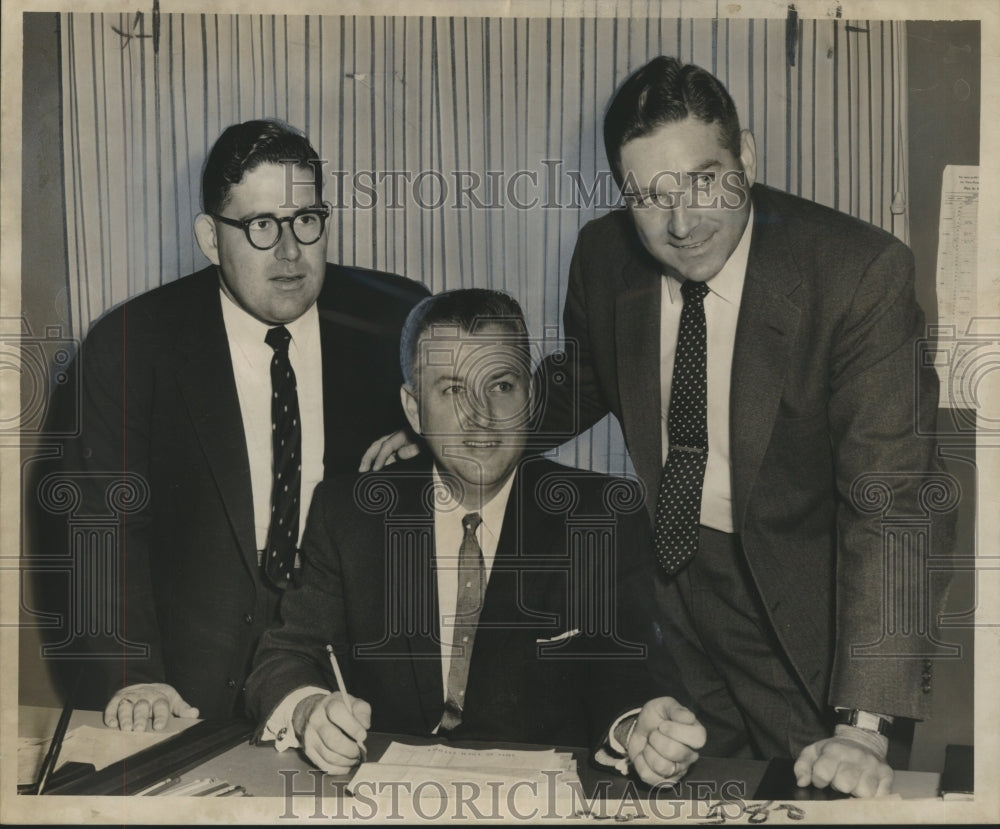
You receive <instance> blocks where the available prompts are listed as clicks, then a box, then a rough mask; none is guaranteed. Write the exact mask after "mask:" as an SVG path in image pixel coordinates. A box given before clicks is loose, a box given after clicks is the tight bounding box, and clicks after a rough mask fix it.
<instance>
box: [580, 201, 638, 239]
mask: <svg viewBox="0 0 1000 829" xmlns="http://www.w3.org/2000/svg"><path fill="white" fill-rule="evenodd" d="M638 242H639V237H638V236H637V235H636V233H635V225H634V224H633V222H632V217H631V216H630V215H629V212H628V210H627V209H626V208H624V207H621V208H618V209H616V210H612V211H611V212H610V213H605V214H604V215H603V216H598V217H597V218H596V219H591V220H590V221H589V222H587V223H586V224H585V225H584V226H583V227H582V228H580V234H579V237H578V244H583V245H594V246H595V247H599V248H608V247H609V246H610V247H611V248H612V249H614V248H615V247H622V248H626V249H632V248H634V247H635V245H636V244H637V243H638Z"/></svg>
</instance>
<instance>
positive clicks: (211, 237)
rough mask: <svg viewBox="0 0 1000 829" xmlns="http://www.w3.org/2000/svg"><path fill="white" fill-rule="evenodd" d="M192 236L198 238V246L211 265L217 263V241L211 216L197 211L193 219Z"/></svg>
mask: <svg viewBox="0 0 1000 829" xmlns="http://www.w3.org/2000/svg"><path fill="white" fill-rule="evenodd" d="M194 238H195V239H197V240H198V247H199V248H201V252H202V253H204V254H205V257H206V258H207V259H208V261H209V262H211V263H212V264H213V265H218V264H219V241H218V238H217V236H216V227H215V222H214V221H212V217H211V216H207V215H206V214H204V213H199V214H198V216H197V217H196V218H195V220H194Z"/></svg>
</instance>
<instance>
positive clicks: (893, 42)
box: [26, 13, 906, 471]
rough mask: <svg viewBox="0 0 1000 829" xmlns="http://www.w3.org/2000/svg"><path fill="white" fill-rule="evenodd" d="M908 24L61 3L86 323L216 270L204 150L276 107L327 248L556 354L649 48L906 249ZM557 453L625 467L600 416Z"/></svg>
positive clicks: (71, 186) (74, 304) (767, 177)
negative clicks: (714, 84)
mask: <svg viewBox="0 0 1000 829" xmlns="http://www.w3.org/2000/svg"><path fill="white" fill-rule="evenodd" d="M902 26H903V24H902V23H899V22H891V21H884V22H883V21H849V20H837V19H822V20H802V19H797V20H784V19H767V20H762V19H759V20H717V19H704V20H701V19H677V18H665V17H657V16H653V15H650V16H641V17H637V16H634V15H633V16H624V15H623V16H621V17H601V18H593V17H591V18H549V19H546V18H532V19H524V18H520V19H519V18H512V17H504V18H500V17H497V18H478V17H465V18H462V17H404V16H399V17H365V16H331V15H324V16H280V15H205V14H201V15H199V14H170V15H168V14H164V15H159V14H158V15H156V16H155V17H154V16H151V15H148V14H141V13H132V14H79V13H67V14H64V15H63V16H62V39H61V41H62V66H63V110H64V112H63V124H64V156H65V194H66V223H67V239H68V246H69V250H68V254H69V257H68V258H69V267H70V280H69V284H70V286H71V287H70V307H71V325H72V327H73V335H74V336H76V337H82V336H83V335H84V334H85V333H86V331H87V329H88V327H89V325H90V324H91V323H92V322H93V321H94V320H95V319H97V318H98V317H99V316H100V315H101V314H103V313H104V312H105V311H106V310H108V309H109V308H111V307H113V306H114V305H117V304H119V303H121V302H122V301H124V300H126V299H128V298H129V297H131V296H134V295H135V294H137V293H140V292H142V291H145V290H148V289H150V288H153V287H156V286H157V285H159V284H162V283H163V282H166V281H169V280H172V279H176V278H178V277H180V276H183V275H184V274H186V273H190V272H192V271H194V270H197V269H199V268H201V267H203V266H204V265H205V264H207V262H206V260H205V259H204V257H203V256H202V255H201V253H200V251H199V250H198V248H197V245H196V243H195V240H194V235H193V233H192V223H193V220H194V217H195V216H196V215H197V213H198V212H199V177H200V171H201V165H202V162H203V160H204V158H205V155H206V154H207V151H208V149H209V148H210V147H211V144H212V143H213V142H214V141H215V139H216V138H217V137H218V135H219V134H220V132H221V131H222V130H223V129H224V128H225V127H226V126H227V125H229V124H232V123H236V122H239V121H244V120H247V119H250V118H260V117H277V118H281V119H283V120H285V121H287V122H289V123H291V124H293V125H295V126H297V127H300V128H302V129H303V130H305V132H306V133H307V134H308V135H309V137H310V138H311V140H312V143H313V145H314V146H315V147H316V149H317V151H318V152H319V155H320V157H321V158H322V159H324V163H325V172H326V176H325V182H326V197H327V198H328V199H329V200H330V201H331V202H333V203H334V206H335V208H336V209H335V211H334V215H333V219H332V227H331V234H330V246H329V258H330V259H331V261H338V262H342V263H345V264H353V265H357V266H363V267H370V268H378V269H381V270H388V271H393V272H396V273H401V274H404V275H406V276H409V277H411V278H413V279H418V280H421V281H422V282H424V283H425V284H426V285H427V286H428V287H429V288H431V290H433V291H439V290H443V289H447V288H456V287H469V286H478V287H491V288H498V289H502V290H506V291H508V292H510V293H512V294H513V295H514V296H516V297H517V298H518V300H519V301H520V302H521V304H522V306H523V307H524V309H525V312H526V315H527V317H528V323H529V326H530V327H531V331H532V332H533V333H534V334H536V335H538V337H539V338H541V340H542V341H543V343H545V344H548V345H546V347H548V346H549V345H552V346H554V344H555V342H556V337H557V335H558V331H559V321H560V314H561V309H562V302H563V298H564V296H565V289H566V278H567V271H568V267H569V259H570V255H571V253H572V250H573V244H574V242H575V239H576V235H577V232H578V230H579V228H580V227H581V226H582V225H583V224H584V223H586V222H587V221H589V220H590V219H592V218H594V217H595V216H597V215H600V214H602V213H604V212H606V211H607V210H608V209H609V208H610V207H611V206H612V205H613V204H614V203H615V201H616V199H617V196H618V194H617V190H616V189H615V188H614V185H613V184H612V183H611V178H610V173H609V171H608V165H607V161H606V159H605V156H604V147H603V141H602V137H601V121H602V117H603V113H604V109H605V107H606V105H607V103H608V101H609V99H610V97H611V95H612V93H613V91H614V90H615V88H616V87H617V85H618V84H620V83H621V81H622V80H624V78H625V77H626V76H627V75H628V74H629V73H631V72H632V71H634V70H635V69H637V68H638V67H639V66H641V65H642V64H644V63H645V62H646V61H647V60H649V59H650V58H652V57H655V56H656V55H659V54H667V55H675V56H677V57H679V58H680V59H682V60H684V61H688V62H693V63H697V64H699V65H701V66H703V67H704V68H706V69H708V70H710V71H712V72H713V73H714V74H715V75H716V76H717V77H719V78H720V79H721V80H722V81H723V82H724V83H725V84H726V85H727V87H728V88H729V90H730V92H731V93H732V95H733V98H734V100H735V102H736V105H737V109H738V111H739V114H740V119H741V121H742V123H743V125H744V126H745V127H748V128H749V129H750V130H752V131H753V133H754V135H755V137H756V140H757V148H758V157H759V160H758V178H759V180H761V181H763V182H764V183H766V184H770V185H772V186H774V187H778V188H781V189H785V190H788V191H790V192H793V193H796V194H799V195H802V196H805V197H806V198H810V199H814V200H816V201H819V202H821V203H824V204H827V205H830V206H832V207H835V208H837V209H840V210H842V211H844V212H847V213H851V214H853V215H855V216H858V217H860V218H862V219H865V220H866V221H870V222H872V223H874V224H876V225H879V226H881V227H883V228H886V229H887V230H889V231H891V232H894V233H896V234H897V235H898V236H900V237H901V238H903V239H904V241H905V239H906V222H905V212H904V209H905V182H906V158H905V147H906V135H905V130H904V125H905V123H906V117H905V116H906V113H905V110H904V109H903V108H904V106H905V89H906V85H905V83H906V78H905V74H904V73H905V54H904V51H903V50H904V48H905V39H904V37H903V31H902ZM26 186H27V185H26ZM561 456H562V458H563V459H564V460H566V461H567V462H570V463H575V464H578V465H581V466H591V467H593V468H597V469H602V470H610V471H623V470H625V469H627V468H628V462H627V459H626V455H625V451H624V447H623V444H622V441H621V437H620V433H619V432H618V430H617V425H616V424H612V423H607V422H605V423H604V424H601V425H599V427H597V428H596V429H594V430H592V431H591V433H590V434H589V435H587V436H585V437H584V438H583V439H581V440H578V441H576V442H575V443H574V444H571V445H570V446H569V447H564V449H563V450H562V453H561Z"/></svg>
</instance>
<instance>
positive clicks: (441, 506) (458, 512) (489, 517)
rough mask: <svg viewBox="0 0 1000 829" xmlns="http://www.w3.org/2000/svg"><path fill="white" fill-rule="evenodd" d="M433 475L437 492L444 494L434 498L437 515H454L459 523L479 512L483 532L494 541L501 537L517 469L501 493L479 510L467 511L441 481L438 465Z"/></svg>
mask: <svg viewBox="0 0 1000 829" xmlns="http://www.w3.org/2000/svg"><path fill="white" fill-rule="evenodd" d="M432 474H433V478H434V489H435V492H440V493H441V494H442V495H441V498H434V512H435V514H439V513H444V514H446V515H454V516H455V519H456V520H457V521H461V520H462V518H464V517H465V516H466V515H467V514H468V513H469V512H478V513H479V517H480V518H482V519H483V531H484V532H487V533H489V534H490V535H491V536H492V537H493V538H494V540H496V539H498V538H499V537H500V530H501V529H502V528H503V519H504V515H506V513H507V501H508V500H510V490H511V487H512V486H513V485H514V478H515V476H516V475H517V470H516V469H515V470H514V472H511V473H510V476H509V477H508V478H507V480H506V481H505V482H504V485H503V487H502V488H501V489H500V491H499V492H498V493H497V494H496V495H494V496H493V497H492V498H491V499H490V500H489V501H487V502H486V503H485V504H483V505H482V506H481V507H480V508H479V509H478V510H467V509H465V507H463V506H462V505H461V504H460V503H459V502H458V501H456V500H455V499H454V498H453V497H452V494H451V490H450V488H449V487H446V486H445V485H444V482H443V481H442V480H441V473H440V472H439V471H438V468H437V464H436V463H435V464H434V467H433V470H432Z"/></svg>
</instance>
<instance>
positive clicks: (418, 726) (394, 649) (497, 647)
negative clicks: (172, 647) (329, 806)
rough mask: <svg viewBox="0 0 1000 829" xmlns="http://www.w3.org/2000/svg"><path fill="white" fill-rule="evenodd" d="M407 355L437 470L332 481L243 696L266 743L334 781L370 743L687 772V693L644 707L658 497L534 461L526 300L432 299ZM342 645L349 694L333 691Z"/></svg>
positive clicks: (476, 295) (692, 727)
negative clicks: (575, 753) (547, 753)
mask: <svg viewBox="0 0 1000 829" xmlns="http://www.w3.org/2000/svg"><path fill="white" fill-rule="evenodd" d="M401 356H402V362H403V374H404V377H405V381H406V384H405V385H404V386H403V387H402V400H403V406H404V409H405V412H406V416H407V419H408V420H409V422H410V425H411V426H412V427H413V429H414V430H415V431H416V432H417V433H419V434H420V435H421V436H422V437H423V439H424V440H425V441H426V443H427V445H428V447H429V449H430V457H429V458H428V457H427V455H426V454H425V455H424V456H422V457H421V458H417V459H416V460H414V461H409V462H407V463H402V464H399V465H397V466H395V467H393V468H391V469H389V470H385V471H384V472H381V473H375V474H372V475H368V476H363V477H361V478H357V476H337V477H335V478H332V479H328V480H327V481H326V482H324V483H323V484H321V485H320V486H319V487H318V488H317V490H316V495H315V500H314V502H313V506H312V509H311V511H310V515H309V526H308V528H307V530H306V536H305V539H304V541H303V549H302V553H303V559H304V561H303V573H302V579H301V582H300V584H299V585H298V586H296V587H295V588H292V589H290V590H289V591H288V592H287V593H286V594H285V596H284V598H283V599H282V603H281V617H282V625H281V626H280V627H277V628H274V629H272V630H269V631H267V632H266V633H265V634H264V637H263V639H262V640H261V645H260V648H259V650H258V652H257V657H256V660H255V663H254V671H253V673H252V674H251V676H250V679H249V681H248V684H247V699H248V703H249V709H250V711H251V714H252V715H253V716H254V717H255V718H257V719H258V720H259V721H260V723H261V726H260V729H259V731H258V734H259V735H260V736H262V737H263V738H264V739H275V740H276V742H277V747H278V748H279V749H284V748H287V747H291V746H299V745H301V746H302V747H303V749H304V751H305V753H306V755H307V756H308V757H309V758H310V759H311V760H312V761H313V762H314V763H315V764H316V765H318V766H319V767H321V768H323V769H325V770H327V771H331V772H337V773H343V772H346V771H347V770H349V769H350V768H351V767H352V766H353V765H355V763H357V762H358V759H359V747H358V743H359V742H361V741H363V740H364V737H365V734H366V732H367V730H368V728H373V729H375V730H377V731H388V732H400V733H407V734H419V735H429V734H432V733H434V734H438V735H441V736H449V737H454V738H457V739H476V740H498V741H514V742H528V743H544V744H549V745H552V744H556V745H573V746H576V745H592V746H594V747H595V749H598V748H599V749H600V754H599V756H601V757H605V756H607V755H608V754H609V753H610V754H611V755H617V759H618V761H619V762H618V765H619V766H620V767H621V768H622V769H623V770H625V769H626V768H627V765H628V763H629V762H631V763H632V764H633V765H634V767H635V769H636V771H637V772H638V773H639V774H640V775H641V776H642V778H643V779H645V780H646V781H647V782H650V783H655V782H659V781H662V780H664V779H668V780H677V779H679V778H680V777H681V776H682V775H683V774H684V772H685V771H686V770H687V767H688V766H689V765H690V764H691V763H692V762H693V761H694V760H695V759H696V758H697V756H698V755H697V749H698V748H699V747H700V746H701V745H702V742H703V741H704V730H703V729H702V727H701V725H700V724H698V723H697V721H696V720H695V718H694V715H693V714H692V713H691V712H690V711H689V710H687V709H686V708H684V707H683V706H682V705H680V704H679V703H678V702H677V701H676V700H675V699H674V698H671V697H660V698H657V699H653V700H650V701H648V702H647V700H649V698H650V697H651V696H652V685H651V681H650V677H649V675H648V673H647V670H646V661H645V648H644V647H643V646H642V644H643V642H644V641H645V640H646V639H648V638H649V637H648V636H647V635H646V634H645V633H644V632H643V630H642V628H643V627H645V628H651V618H652V614H651V608H650V603H651V602H652V590H651V584H650V582H651V579H650V570H651V565H652V562H651V558H650V546H649V530H648V526H647V524H646V521H645V517H644V516H643V515H642V497H641V494H640V493H639V492H638V490H637V489H636V488H635V487H633V486H632V485H631V484H630V483H628V482H626V481H624V480H620V479H615V478H610V477H607V476H604V475H597V474H595V473H587V472H582V471H581V470H572V469H567V468H566V467H561V466H559V465H557V464H554V463H552V462H550V461H547V460H543V459H539V458H534V459H531V460H528V461H525V462H523V463H522V460H521V458H522V453H523V451H524V442H525V426H526V425H527V423H528V421H529V416H530V413H531V410H532V404H533V391H532V380H531V362H532V361H531V355H530V351H529V348H528V340H527V335H526V328H525V325H524V320H523V316H522V314H521V309H520V307H519V306H518V305H517V302H516V301H515V300H513V299H512V298H510V297H509V296H507V295H505V294H501V293H498V292H494V291H486V290H481V289H473V290H460V291H450V292H447V293H444V294H439V295H437V296H434V297H430V298H428V299H425V300H424V301H423V302H422V303H421V304H420V305H418V306H417V307H416V308H415V309H414V310H413V312H412V313H411V314H410V316H409V318H408V320H407V324H406V327H405V328H404V331H403V337H402V346H401ZM328 644H329V645H332V647H333V649H334V651H335V653H336V654H337V657H338V659H339V661H340V664H341V665H342V666H343V674H344V677H345V682H346V685H347V688H348V690H349V692H350V693H351V695H352V696H353V697H355V698H354V699H353V700H348V701H345V700H344V698H343V697H342V695H341V694H340V693H339V692H333V693H331V692H330V691H329V689H330V688H333V687H336V684H335V682H334V676H333V673H332V672H331V670H330V662H329V657H328V655H327V651H326V646H327V645H328ZM678 687H679V686H678ZM629 709H633V710H631V711H630V710H629ZM616 718H617V720H616ZM607 759H608V761H610V762H612V764H613V761H611V758H610V757H608V758H607Z"/></svg>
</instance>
